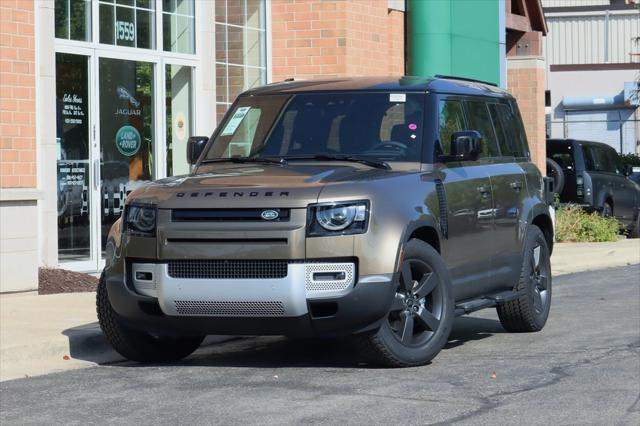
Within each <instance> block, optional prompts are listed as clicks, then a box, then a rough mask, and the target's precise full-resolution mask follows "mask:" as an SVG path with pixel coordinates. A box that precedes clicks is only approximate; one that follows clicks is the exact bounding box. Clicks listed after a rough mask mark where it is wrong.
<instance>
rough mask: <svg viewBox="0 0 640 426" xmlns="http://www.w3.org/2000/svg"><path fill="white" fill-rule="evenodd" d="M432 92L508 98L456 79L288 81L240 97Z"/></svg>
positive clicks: (487, 86)
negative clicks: (355, 92)
mask: <svg viewBox="0 0 640 426" xmlns="http://www.w3.org/2000/svg"><path fill="white" fill-rule="evenodd" d="M352 91H364V92H378V91H379V92H400V93H408V92H418V93H425V92H435V93H452V94H461V95H476V96H480V95H483V96H499V97H504V96H511V95H510V94H509V93H508V92H506V91H505V90H503V89H500V88H498V87H496V86H494V85H492V84H490V83H486V82H481V81H476V80H470V79H464V78H456V77H441V76H435V77H410V76H404V77H344V78H334V79H326V80H290V81H282V82H278V83H272V84H268V85H266V86H262V87H256V88H253V89H250V90H248V91H246V92H244V93H243V95H244V96H254V95H273V94H281V93H302V92H352Z"/></svg>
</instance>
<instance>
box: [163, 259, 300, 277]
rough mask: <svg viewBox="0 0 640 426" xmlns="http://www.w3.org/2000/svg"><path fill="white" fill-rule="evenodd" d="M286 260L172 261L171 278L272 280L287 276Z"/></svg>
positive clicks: (170, 263)
mask: <svg viewBox="0 0 640 426" xmlns="http://www.w3.org/2000/svg"><path fill="white" fill-rule="evenodd" d="M287 271H288V262H287V261H286V260H173V261H170V262H169V268H168V272H169V276H170V277H172V278H192V279H198V278H201V279H202V278H205V279H274V278H276V279H277V278H284V277H286V276H287Z"/></svg>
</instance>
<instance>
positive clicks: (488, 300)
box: [455, 291, 522, 317]
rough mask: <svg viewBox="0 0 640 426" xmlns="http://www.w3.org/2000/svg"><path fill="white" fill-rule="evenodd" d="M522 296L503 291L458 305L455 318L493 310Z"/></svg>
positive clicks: (517, 293)
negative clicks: (489, 309) (481, 310)
mask: <svg viewBox="0 0 640 426" xmlns="http://www.w3.org/2000/svg"><path fill="white" fill-rule="evenodd" d="M521 295H522V293H521V292H517V291H502V292H500V293H495V294H492V295H489V296H485V297H483V298H481V299H474V300H469V301H467V302H463V303H458V304H456V310H455V316H457V317H459V316H461V315H465V314H470V313H471V312H475V311H479V310H480V309H485V308H493V307H495V306H496V305H499V304H501V303H505V302H509V301H511V300H515V299H517V298H518V297H520V296H521Z"/></svg>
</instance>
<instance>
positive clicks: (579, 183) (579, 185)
mask: <svg viewBox="0 0 640 426" xmlns="http://www.w3.org/2000/svg"><path fill="white" fill-rule="evenodd" d="M576 195H577V196H578V197H583V196H584V179H583V177H582V176H576Z"/></svg>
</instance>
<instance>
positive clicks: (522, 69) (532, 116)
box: [507, 56, 547, 174]
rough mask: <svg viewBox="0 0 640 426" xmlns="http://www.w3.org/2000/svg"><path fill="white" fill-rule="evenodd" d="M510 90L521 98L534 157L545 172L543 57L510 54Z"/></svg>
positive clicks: (516, 96)
mask: <svg viewBox="0 0 640 426" xmlns="http://www.w3.org/2000/svg"><path fill="white" fill-rule="evenodd" d="M507 89H508V90H509V92H511V94H512V95H513V96H514V97H515V98H516V100H517V101H518V107H519V108H520V113H521V114H522V120H523V121H524V127H525V130H526V132H527V139H528V141H529V149H530V150H531V158H532V160H533V162H534V163H536V165H537V166H538V168H539V169H540V171H541V172H542V173H543V174H545V173H546V170H547V166H546V134H545V113H544V91H545V74H544V60H543V59H542V58H540V57H520V56H515V57H509V58H508V59H507Z"/></svg>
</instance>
